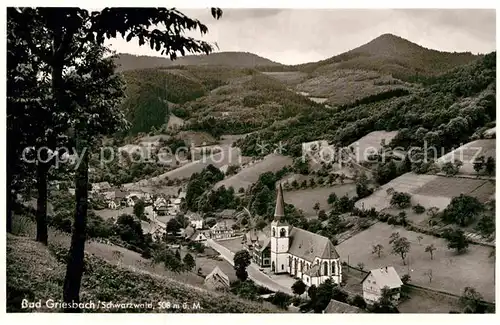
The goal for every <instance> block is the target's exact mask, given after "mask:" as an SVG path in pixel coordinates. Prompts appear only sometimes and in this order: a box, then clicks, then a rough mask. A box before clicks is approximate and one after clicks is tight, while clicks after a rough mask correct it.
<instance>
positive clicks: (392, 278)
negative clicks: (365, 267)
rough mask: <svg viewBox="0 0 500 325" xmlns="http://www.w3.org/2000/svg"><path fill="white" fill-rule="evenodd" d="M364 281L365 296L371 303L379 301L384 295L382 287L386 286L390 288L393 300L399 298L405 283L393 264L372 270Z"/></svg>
mask: <svg viewBox="0 0 500 325" xmlns="http://www.w3.org/2000/svg"><path fill="white" fill-rule="evenodd" d="M362 283H363V298H364V299H365V301H366V302H367V303H370V304H372V303H374V302H377V301H379V299H380V298H381V297H382V289H383V288H385V287H387V288H388V289H389V290H390V292H391V294H392V299H393V300H395V301H397V300H399V298H400V294H401V286H402V285H403V282H402V281H401V279H400V278H399V275H398V273H397V272H396V270H395V269H394V267H392V266H386V267H382V268H379V269H373V270H371V271H370V272H368V274H367V275H366V276H365V277H364V279H363V281H362Z"/></svg>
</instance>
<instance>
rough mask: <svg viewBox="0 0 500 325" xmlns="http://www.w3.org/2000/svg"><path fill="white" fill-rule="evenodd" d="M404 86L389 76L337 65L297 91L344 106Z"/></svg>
mask: <svg viewBox="0 0 500 325" xmlns="http://www.w3.org/2000/svg"><path fill="white" fill-rule="evenodd" d="M390 83H399V84H403V83H402V82H400V81H399V80H396V79H394V78H392V77H390V76H388V75H381V74H379V73H377V72H374V71H363V70H359V69H339V68H338V67H337V66H336V65H335V64H333V65H329V66H325V67H323V68H321V72H318V73H315V74H314V76H313V77H312V78H310V79H307V80H305V81H304V82H302V83H300V84H299V85H297V89H298V90H299V91H302V92H308V93H310V95H311V96H315V97H328V103H329V104H333V105H342V104H346V103H350V102H353V101H355V100H356V99H359V98H361V97H365V96H369V95H374V94H378V93H380V92H383V91H387V90H389V89H393V88H395V87H401V85H397V86H395V85H391V84H390Z"/></svg>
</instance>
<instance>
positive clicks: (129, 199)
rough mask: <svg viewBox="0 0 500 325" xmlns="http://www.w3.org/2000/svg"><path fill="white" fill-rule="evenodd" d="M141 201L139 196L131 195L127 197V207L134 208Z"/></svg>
mask: <svg viewBox="0 0 500 325" xmlns="http://www.w3.org/2000/svg"><path fill="white" fill-rule="evenodd" d="M140 200H141V199H140V198H139V197H138V196H137V195H129V196H128V197H127V206H129V207H133V206H134V205H135V204H136V203H137V202H139V201H140Z"/></svg>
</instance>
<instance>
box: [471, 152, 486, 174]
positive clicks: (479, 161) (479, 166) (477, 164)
mask: <svg viewBox="0 0 500 325" xmlns="http://www.w3.org/2000/svg"><path fill="white" fill-rule="evenodd" d="M472 164H473V166H474V170H475V171H476V173H477V174H478V176H479V174H480V173H481V170H483V168H484V167H485V161H484V156H480V157H478V158H476V159H475V160H474V162H473V163H472Z"/></svg>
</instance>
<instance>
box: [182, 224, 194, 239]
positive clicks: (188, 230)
mask: <svg viewBox="0 0 500 325" xmlns="http://www.w3.org/2000/svg"><path fill="white" fill-rule="evenodd" d="M194 233H195V230H194V228H193V227H191V226H189V227H186V229H184V236H186V237H191V236H192V235H193V234H194Z"/></svg>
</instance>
